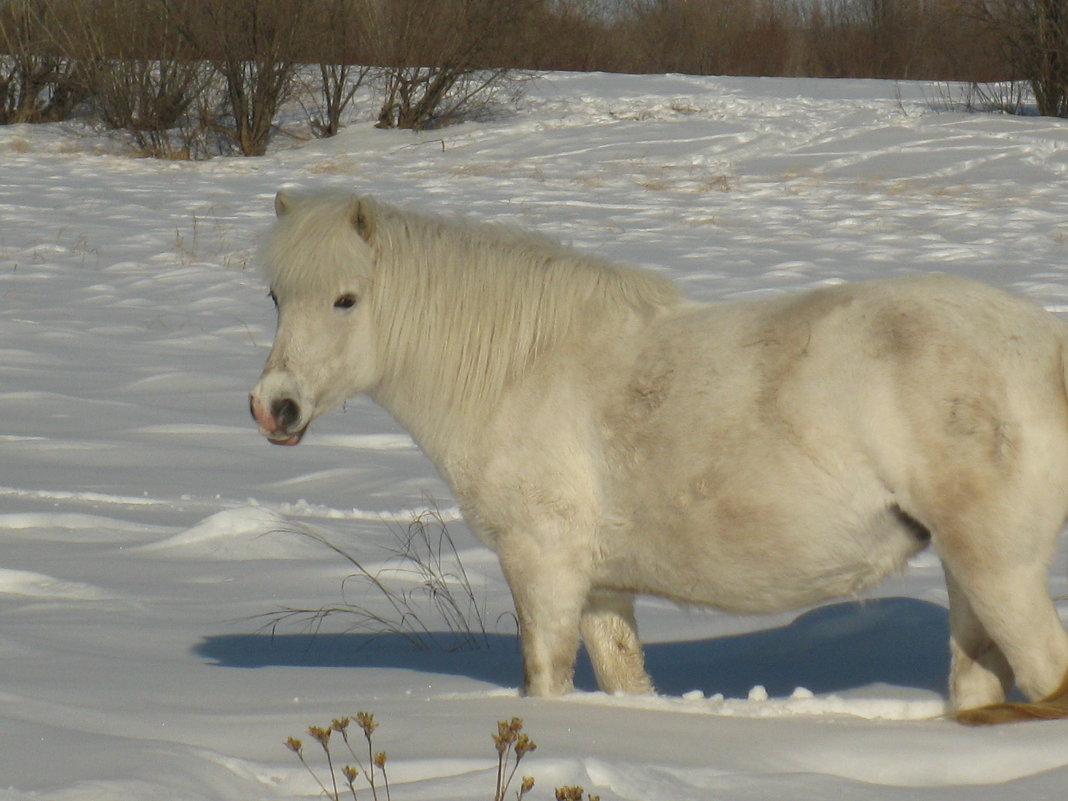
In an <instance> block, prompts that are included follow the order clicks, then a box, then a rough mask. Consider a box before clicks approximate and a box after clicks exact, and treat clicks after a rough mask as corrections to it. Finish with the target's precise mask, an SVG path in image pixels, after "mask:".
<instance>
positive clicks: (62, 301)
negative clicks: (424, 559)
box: [0, 75, 1068, 801]
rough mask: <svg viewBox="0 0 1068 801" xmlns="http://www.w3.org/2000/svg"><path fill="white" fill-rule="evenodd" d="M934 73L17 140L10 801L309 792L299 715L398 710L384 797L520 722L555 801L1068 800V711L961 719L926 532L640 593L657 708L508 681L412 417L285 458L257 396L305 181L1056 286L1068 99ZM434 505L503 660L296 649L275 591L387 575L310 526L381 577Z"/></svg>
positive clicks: (6, 468) (459, 783) (355, 406)
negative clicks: (950, 715) (143, 137)
mask: <svg viewBox="0 0 1068 801" xmlns="http://www.w3.org/2000/svg"><path fill="white" fill-rule="evenodd" d="M939 96H940V92H939V90H938V89H937V88H935V87H931V86H925V85H920V84H894V83H882V82H863V81H807V80H785V79H784V80H779V79H720V78H687V77H679V76H667V77H634V76H606V75H553V76H547V77H544V78H542V79H540V80H539V81H537V82H536V83H534V84H533V85H532V87H531V93H530V95H529V96H528V98H527V100H526V101H525V102H524V104H523V107H522V109H521V110H520V111H519V112H518V113H516V114H508V115H503V116H502V117H501V118H499V119H497V120H494V121H489V122H481V123H470V124H465V125H461V126H457V127H453V128H448V129H446V130H441V131H433V132H428V133H422V134H411V133H404V132H384V131H379V130H375V129H373V128H372V127H370V125H369V124H367V123H366V122H365V123H361V124H358V125H353V126H351V127H350V128H348V129H346V130H345V131H344V132H343V133H342V134H341V135H340V136H338V137H337V138H336V139H333V140H330V141H312V142H306V143H298V142H289V143H285V142H280V145H279V147H278V148H277V149H276V150H275V151H274V152H272V153H271V155H269V156H267V157H265V158H260V159H217V160H214V161H210V162H206V163H197V164H188V163H168V162H159V161H150V160H135V159H131V158H128V157H126V156H124V155H121V153H120V152H119V148H117V146H115V145H114V144H113V143H110V142H109V141H108V140H106V139H103V138H101V137H98V136H95V135H90V134H88V133H86V132H85V131H79V130H72V129H70V128H67V127H64V126H49V127H27V126H14V127H7V128H0V800H2V801H28V800H29V799H48V800H49V801H53V800H54V801H109V800H110V799H116V801H118V800H119V799H122V801H131V800H134V801H152V800H154V799H160V801H163V800H164V799H165V800H166V801H184V800H185V799H189V800H190V801H199V800H200V799H219V800H220V801H238V799H242V801H243V800H244V799H252V798H256V799H274V798H287V799H293V798H312V797H315V796H316V795H318V794H319V791H318V788H317V786H316V785H315V784H314V782H313V780H312V778H311V777H310V776H308V774H307V773H306V772H305V771H304V769H303V767H302V766H301V765H300V763H299V762H298V761H297V759H296V758H295V757H294V755H293V754H292V753H290V752H289V751H287V750H286V748H285V747H284V745H283V742H284V741H285V739H286V738H287V737H289V736H291V735H292V736H298V737H303V738H304V740H305V743H306V745H305V749H306V753H307V754H308V756H309V760H310V761H312V762H313V763H314V764H316V765H319V766H321V765H322V761H321V759H318V758H317V756H316V754H315V748H317V746H314V744H313V743H311V738H309V737H307V736H306V735H304V730H305V729H306V727H307V726H308V725H309V724H318V725H324V724H328V723H329V721H330V719H331V718H334V717H339V716H341V715H352V714H355V712H356V711H358V710H367V711H371V712H373V713H375V715H376V718H377V720H378V721H379V723H380V724H381V725H380V728H379V729H378V731H377V732H376V733H375V738H376V746H377V747H378V748H381V749H383V750H385V751H387V752H388V754H389V763H388V765H389V769H390V776H391V781H392V797H393V798H394V799H396V800H397V801H420V800H426V801H429V800H431V799H438V800H441V801H445V800H446V799H448V800H449V801H476V799H478V800H481V799H489V798H491V797H492V794H493V786H494V777H495V769H496V758H495V753H494V751H493V744H492V742H491V739H490V734H491V732H494V731H496V721H498V720H501V719H508V718H511V717H513V716H519V717H522V718H523V720H524V722H525V725H526V730H527V731H528V732H529V733H530V735H531V736H532V737H533V738H534V740H535V741H536V742H537V743H538V749H537V751H535V752H534V753H533V754H531V755H530V756H528V757H526V760H525V761H524V763H523V766H522V767H523V770H522V772H523V773H526V774H529V775H533V776H534V777H535V779H536V781H537V785H536V787H535V789H534V790H533V791H532V793H531V794H530V795H529V796H527V797H528V798H531V799H550V798H552V797H553V793H552V788H554V787H556V786H559V785H582V786H584V787H585V788H586V789H587V791H590V792H594V793H598V794H600V796H601V798H602V799H604V800H605V801H609V800H613V801H614V800H615V799H628V801H630V800H633V801H687V800H688V799H695V801H696V800H699V801H706V800H708V799H772V798H775V799H779V798H781V799H791V800H792V801H804V800H805V799H851V800H855V801H864V800H866V799H874V800H875V801H890V800H891V799H906V798H907V799H925V800H926V799H932V800H933V799H958V798H968V799H975V800H976V801H982V800H983V799H990V800H991V801H994V799H997V800H998V801H1000V799H1005V798H1029V799H1041V798H1048V799H1060V798H1062V797H1063V793H1064V787H1065V786H1066V783H1068V723H1059V722H1053V723H1039V724H1030V725H1022V726H1014V727H1005V728H997V729H989V730H971V729H965V728H962V727H959V726H957V725H955V724H953V723H951V722H948V721H946V720H943V719H939V718H938V715H939V714H940V713H941V711H942V704H943V694H944V693H943V686H944V682H945V673H946V661H947V647H946V642H945V641H946V611H945V592H944V588H943V585H942V581H941V576H940V571H939V569H938V565H937V562H936V560H935V559H934V558H933V557H932V556H930V555H922V556H921V557H920V558H918V559H917V560H915V564H914V565H913V568H912V569H911V570H910V571H909V573H907V574H906V575H904V576H902V577H900V578H897V579H894V580H893V581H891V582H889V583H887V584H885V585H883V586H881V587H880V588H878V590H877V591H876V593H875V594H873V595H872V596H871V597H870V598H869V599H867V600H858V599H847V600H845V601H842V602H840V603H837V604H831V605H828V606H825V607H822V608H820V609H816V610H801V611H799V612H797V613H796V614H791V615H781V616H777V617H772V618H739V617H734V616H728V615H723V614H718V613H714V612H706V611H700V610H679V609H676V608H675V607H673V606H672V605H670V604H667V603H664V602H661V601H657V600H651V599H650V600H645V601H643V602H642V603H641V605H640V608H639V620H640V624H641V628H642V632H643V635H644V638H645V639H646V640H647V642H648V643H649V647H648V656H649V663H650V670H651V673H652V675H653V677H654V679H655V680H656V682H657V684H658V687H659V688H660V691H661V696H660V697H657V698H649V699H626V698H613V697H607V696H605V695H602V694H599V693H596V692H594V691H593V683H592V679H591V678H590V674H589V669H588V667H586V666H582V667H581V668H580V675H579V684H580V687H581V688H582V691H581V692H578V693H576V694H575V695H573V696H571V697H568V698H565V699H562V700H552V701H546V700H532V699H525V698H520V697H519V696H518V694H517V692H516V690H515V687H516V684H517V682H518V681H519V678H520V665H519V658H518V654H517V652H516V641H515V624H514V620H513V619H512V618H511V617H509V610H510V601H509V597H508V594H507V590H506V588H505V586H504V583H503V580H502V578H501V575H500V571H499V569H498V567H497V565H496V562H495V560H494V558H493V557H492V555H491V554H489V553H488V552H487V551H485V550H484V549H482V548H481V547H480V546H479V545H478V544H477V543H476V542H475V541H474V540H473V538H472V537H471V535H470V534H469V533H468V532H467V531H466V529H465V528H464V526H463V524H462V523H461V522H459V521H458V520H456V519H455V518H456V513H455V510H454V508H453V501H452V499H451V498H450V496H449V493H448V491H447V489H446V488H445V487H444V485H443V484H442V482H441V480H440V479H439V478H438V477H437V476H436V474H435V473H434V471H433V469H432V467H431V466H430V464H429V463H428V462H427V461H426V460H425V459H424V458H423V457H422V455H421V454H420V453H419V452H418V451H417V449H416V448H415V447H414V446H413V444H412V443H411V441H410V440H409V439H408V437H407V435H406V434H405V433H404V432H403V431H402V430H400V429H399V428H398V427H397V426H396V424H394V423H393V422H392V420H391V419H390V418H389V417H388V415H386V414H385V413H384V412H383V411H382V410H380V409H378V408H376V407H375V406H374V405H373V404H371V403H370V402H368V401H367V400H365V399H356V400H353V401H351V402H349V403H348V404H347V406H346V408H345V409H344V410H343V411H339V412H336V413H333V414H331V415H329V416H328V417H326V418H324V419H322V420H320V421H319V422H318V423H317V425H316V426H315V427H314V428H313V430H312V432H311V433H310V434H309V436H308V437H307V439H306V440H305V443H304V444H303V445H302V446H301V447H299V448H289V449H283V448H272V447H269V446H268V445H267V444H266V443H265V441H264V440H262V438H261V437H259V435H258V434H257V433H256V430H255V426H254V425H253V423H252V421H251V420H250V419H249V417H248V411H247V401H246V393H247V392H248V390H249V388H250V387H251V386H252V384H253V383H254V381H255V379H256V376H257V375H258V373H259V370H260V368H261V365H262V362H263V359H264V357H265V355H266V349H267V347H268V346H269V344H270V341H271V337H272V333H273V323H274V321H273V309H272V306H271V304H270V302H269V301H268V300H267V298H266V297H265V287H264V286H263V285H262V283H261V281H260V279H259V277H258V276H257V273H256V270H255V263H254V255H255V248H256V245H257V242H258V240H259V239H260V238H261V237H262V235H263V232H264V231H265V230H266V228H267V227H268V226H269V224H270V221H271V218H272V213H273V212H272V203H271V198H272V196H273V194H274V192H275V191H276V190H277V189H278V188H280V187H289V188H327V187H329V188H346V189H352V190H354V191H359V192H366V193H375V194H378V195H380V196H381V197H383V198H384V199H387V200H389V201H393V202H399V203H404V204H410V205H412V206H414V207H418V208H423V209H429V210H440V211H443V212H448V213H461V214H471V215H474V216H477V217H480V218H486V219H493V220H501V221H508V222H512V223H517V224H520V225H524V226H528V227H532V228H536V229H538V230H540V231H542V232H544V233H547V234H549V235H552V236H556V237H559V238H562V239H564V240H567V241H569V242H572V243H574V244H576V245H578V246H580V247H582V248H587V249H590V250H592V251H595V252H598V253H600V254H603V255H606V256H609V257H613V258H618V259H621V260H627V261H633V262H639V263H644V264H647V265H650V266H653V267H655V268H657V269H661V270H664V271H666V272H667V273H668V274H670V275H671V276H673V277H674V278H676V279H677V280H679V281H680V282H682V284H683V285H684V286H685V289H686V291H687V292H688V293H689V294H690V295H691V296H692V297H694V298H697V299H701V300H709V301H714V300H718V299H722V298H737V297H746V296H756V295H766V294H771V293H778V292H784V291H789V290H794V289H799V288H804V287H811V286H815V285H819V284H821V283H826V282H834V281H841V280H851V279H862V278H869V277H873V276H879V275H888V274H894V273H900V272H906V271H912V270H942V271H948V272H954V273H960V274H966V275H970V276H973V277H976V278H979V279H983V280H986V281H989V282H991V283H993V284H995V285H998V286H1000V287H1003V288H1005V289H1009V290H1013V291H1016V292H1019V293H1022V294H1024V295H1027V296H1029V297H1031V298H1033V299H1035V300H1036V301H1038V302H1039V303H1041V304H1043V305H1045V306H1046V307H1047V308H1049V309H1051V310H1053V311H1055V312H1065V313H1068V280H1065V274H1064V270H1063V265H1064V264H1065V261H1066V256H1068V246H1066V239H1068V192H1066V191H1065V184H1066V181H1065V179H1066V178H1068V124H1066V123H1064V122H1060V121H1053V120H1048V119H1039V118H1026V119H1025V118H1010V117H1004V116H979V115H967V114H960V113H948V112H936V111H933V110H931V108H930V106H929V104H928V102H927V101H928V100H938V99H939ZM428 507H434V508H437V509H438V513H439V514H440V515H442V516H444V517H445V518H446V519H447V520H449V521H450V522H449V524H448V525H449V531H450V532H451V534H452V536H453V538H454V540H455V542H456V546H457V548H458V549H459V551H460V555H461V559H462V563H463V565H464V567H465V568H466V570H467V572H468V574H469V576H470V579H471V582H472V585H473V587H474V592H475V595H476V600H477V602H478V604H479V605H480V607H481V608H482V610H483V615H484V619H485V620H486V625H487V629H488V635H487V637H486V638H485V641H486V643H487V644H488V648H485V649H483V650H479V651H464V650H460V651H455V650H448V649H447V648H438V649H431V650H423V651H417V650H413V649H412V648H410V647H409V646H407V645H406V644H405V643H404V642H403V641H402V640H400V639H399V638H395V637H394V638H391V637H385V638H380V639H374V638H371V637H369V636H368V635H367V634H362V633H359V632H351V631H348V630H347V629H348V627H349V626H350V625H351V624H352V623H353V622H354V619H353V618H352V617H346V616H344V615H341V616H333V617H329V618H327V619H326V620H325V621H324V622H323V626H322V628H321V629H319V631H318V634H317V636H314V637H313V636H311V635H312V633H313V629H312V628H310V627H309V625H307V624H302V623H301V622H300V621H299V620H285V621H282V622H281V623H280V624H279V625H278V626H277V627H276V628H275V629H274V632H273V635H274V636H272V631H271V629H270V627H269V623H270V621H271V620H272V616H276V615H277V614H279V613H280V612H282V611H283V610H286V609H292V608H296V609H318V608H321V607H326V606H332V605H337V604H341V603H344V602H348V603H370V604H377V603H379V602H380V601H381V599H380V598H379V597H377V593H376V591H374V590H373V589H372V588H370V587H369V586H368V585H367V583H365V582H363V583H361V582H359V581H355V580H349V581H347V582H346V581H345V579H346V577H347V576H349V575H351V574H352V572H353V568H352V565H350V564H349V563H348V562H347V561H345V559H343V558H342V557H341V556H339V555H338V554H337V553H335V552H334V551H332V550H330V549H329V548H327V547H325V546H324V545H323V544H321V543H320V542H318V541H316V539H315V538H314V537H309V536H308V532H311V533H313V534H315V535H318V536H319V537H322V538H325V539H327V540H329V541H330V542H332V543H334V544H336V545H338V546H339V547H341V548H343V549H344V550H346V551H348V552H349V553H351V554H352V555H353V556H354V557H355V558H357V559H358V560H360V561H362V562H364V563H365V564H366V565H367V566H369V567H371V568H372V569H375V568H376V567H378V566H381V565H382V564H383V563H384V562H385V561H386V560H387V557H388V552H387V550H386V549H387V548H388V547H390V546H394V545H395V535H396V534H397V532H398V531H403V529H404V527H405V525H406V521H408V520H409V519H411V517H412V516H413V515H415V514H418V513H419V512H420V511H421V510H425V509H427V508H428ZM1065 562H1066V559H1065V554H1064V549H1063V548H1062V549H1061V552H1060V554H1059V556H1058V558H1057V561H1056V564H1055V566H1054V571H1053V577H1052V585H1053V590H1054V592H1055V594H1057V595H1058V596H1061V597H1064V596H1066V595H1068V582H1066V579H1065ZM395 579H396V581H395V583H394V586H397V587H400V588H403V587H404V586H405V585H404V584H403V581H404V580H405V578H404V576H399V577H395ZM398 582H399V583H398ZM417 600H418V599H417ZM417 608H418V609H420V610H421V611H420V616H421V619H422V621H423V622H424V623H425V624H426V625H427V626H428V627H429V628H431V629H441V630H444V629H445V628H446V626H445V623H444V622H443V621H442V620H440V619H439V618H438V617H437V615H436V613H435V612H434V611H433V609H432V608H431V607H430V606H429V605H426V606H419V607H417ZM1061 608H1062V612H1064V613H1066V614H1068V602H1062V605H1061ZM797 687H800V688H804V689H803V690H802V691H799V692H795V688H797ZM754 688H756V689H754ZM761 688H765V691H762V689H761ZM324 775H325V774H324ZM360 797H361V798H364V797H369V796H367V794H366V793H365V794H363V795H361V796H360Z"/></svg>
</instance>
